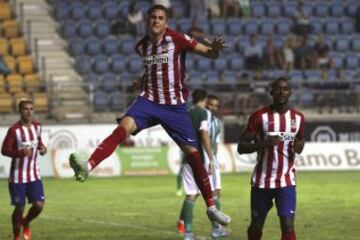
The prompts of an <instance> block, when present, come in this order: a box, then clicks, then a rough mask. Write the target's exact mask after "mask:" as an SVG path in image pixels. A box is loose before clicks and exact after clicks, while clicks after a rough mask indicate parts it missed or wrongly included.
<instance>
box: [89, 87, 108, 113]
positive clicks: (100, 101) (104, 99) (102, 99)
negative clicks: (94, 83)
mask: <svg viewBox="0 0 360 240" xmlns="http://www.w3.org/2000/svg"><path fill="white" fill-rule="evenodd" d="M93 104H94V109H95V111H106V110H107V109H108V105H109V97H108V94H107V93H106V92H104V91H102V90H96V91H95V92H94V99H93Z"/></svg>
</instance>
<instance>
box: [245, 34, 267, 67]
mask: <svg viewBox="0 0 360 240" xmlns="http://www.w3.org/2000/svg"><path fill="white" fill-rule="evenodd" d="M244 55H245V68H246V69H247V70H258V69H261V68H262V67H263V48H262V46H261V45H260V43H258V42H257V37H256V35H255V34H254V35H252V36H251V38H250V44H249V45H248V46H246V47H245V49H244Z"/></svg>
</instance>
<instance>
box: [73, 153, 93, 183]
mask: <svg viewBox="0 0 360 240" xmlns="http://www.w3.org/2000/svg"><path fill="white" fill-rule="evenodd" d="M69 164H70V167H71V168H72V169H73V170H74V173H75V179H76V181H79V182H84V181H85V180H86V178H87V177H88V175H89V169H88V166H87V156H86V154H84V153H71V154H70V156H69Z"/></svg>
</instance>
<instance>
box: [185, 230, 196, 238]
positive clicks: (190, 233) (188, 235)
mask: <svg viewBox="0 0 360 240" xmlns="http://www.w3.org/2000/svg"><path fill="white" fill-rule="evenodd" d="M195 239H196V238H195V235H194V233H192V232H186V233H185V234H184V240H195Z"/></svg>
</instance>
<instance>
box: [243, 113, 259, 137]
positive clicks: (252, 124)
mask: <svg viewBox="0 0 360 240" xmlns="http://www.w3.org/2000/svg"><path fill="white" fill-rule="evenodd" d="M260 124H261V123H260V118H259V114H258V112H255V113H253V114H252V115H251V116H250V118H249V121H248V124H247V127H246V131H247V132H248V133H250V134H251V135H257V134H258V133H259V131H260V129H261V127H260Z"/></svg>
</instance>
